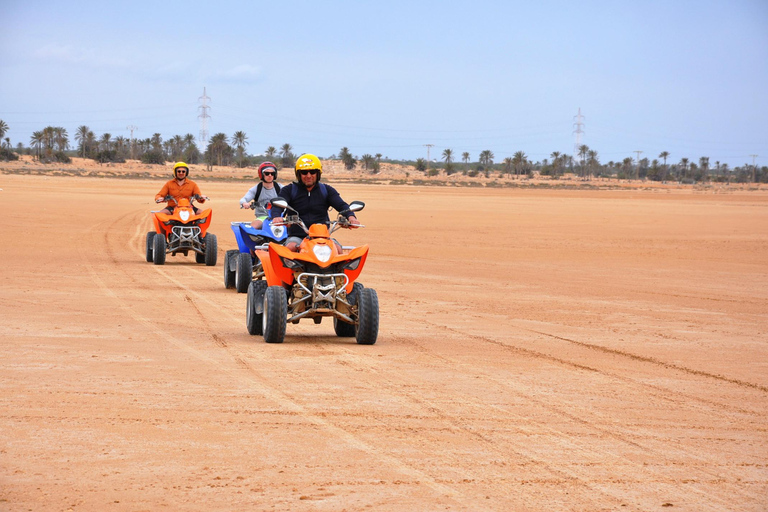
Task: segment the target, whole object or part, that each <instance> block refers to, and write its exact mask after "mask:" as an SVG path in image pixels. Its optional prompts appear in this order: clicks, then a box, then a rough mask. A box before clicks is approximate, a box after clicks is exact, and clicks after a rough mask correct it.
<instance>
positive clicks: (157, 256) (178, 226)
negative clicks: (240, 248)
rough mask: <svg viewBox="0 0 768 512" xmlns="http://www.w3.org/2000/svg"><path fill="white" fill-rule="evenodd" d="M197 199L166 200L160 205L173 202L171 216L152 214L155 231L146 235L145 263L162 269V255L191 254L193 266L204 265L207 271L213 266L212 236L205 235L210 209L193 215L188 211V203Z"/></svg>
mask: <svg viewBox="0 0 768 512" xmlns="http://www.w3.org/2000/svg"><path fill="white" fill-rule="evenodd" d="M200 199H202V198H201V197H199V196H193V197H192V198H191V199H186V198H181V199H177V198H175V197H171V196H167V197H166V198H165V199H164V201H175V202H176V208H175V209H174V210H173V213H172V214H171V215H168V214H165V213H160V212H159V211H153V212H152V213H153V214H154V215H153V216H152V221H153V222H154V224H155V231H150V232H149V233H147V261H149V262H154V263H155V265H163V264H165V255H166V254H170V255H171V256H176V254H177V253H182V254H184V256H186V255H187V254H188V253H190V252H194V253H195V261H196V262H197V263H205V264H206V265H208V266H209V267H212V266H214V265H216V258H217V251H218V244H217V242H216V235H214V234H212V233H206V231H207V230H208V226H209V225H210V224H211V209H210V208H208V209H205V210H203V211H201V212H199V213H195V210H194V208H193V207H192V201H195V200H198V201H199V200H200ZM206 199H207V198H206Z"/></svg>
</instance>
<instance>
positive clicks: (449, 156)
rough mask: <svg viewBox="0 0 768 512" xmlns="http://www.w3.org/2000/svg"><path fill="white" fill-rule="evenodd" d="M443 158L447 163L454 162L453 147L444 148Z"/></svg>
mask: <svg viewBox="0 0 768 512" xmlns="http://www.w3.org/2000/svg"><path fill="white" fill-rule="evenodd" d="M443 160H445V163H447V164H449V163H451V162H453V150H452V149H444V150H443Z"/></svg>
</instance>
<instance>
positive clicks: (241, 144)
mask: <svg viewBox="0 0 768 512" xmlns="http://www.w3.org/2000/svg"><path fill="white" fill-rule="evenodd" d="M232 145H233V146H235V148H236V149H237V158H238V160H239V162H238V165H239V166H240V167H242V166H243V155H244V154H245V146H247V145H248V136H247V135H246V134H245V132H244V131H237V132H235V134H234V135H233V136H232Z"/></svg>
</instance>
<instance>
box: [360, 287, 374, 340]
mask: <svg viewBox="0 0 768 512" xmlns="http://www.w3.org/2000/svg"><path fill="white" fill-rule="evenodd" d="M357 311H358V316H359V322H358V326H357V336H356V338H357V343H359V344H360V345H373V344H374V343H376V338H377V337H378V335H379V297H378V296H377V295H376V290H374V289H373V288H363V289H362V290H361V292H360V296H359V297H357Z"/></svg>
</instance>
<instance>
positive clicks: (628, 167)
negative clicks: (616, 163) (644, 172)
mask: <svg viewBox="0 0 768 512" xmlns="http://www.w3.org/2000/svg"><path fill="white" fill-rule="evenodd" d="M632 163H633V160H632V157H630V156H628V157H627V158H625V159H624V160H622V161H621V170H622V171H624V176H625V177H628V178H630V179H632Z"/></svg>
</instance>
